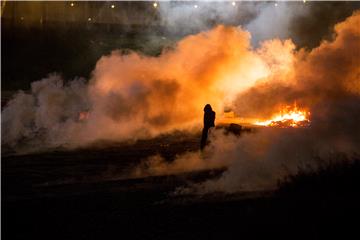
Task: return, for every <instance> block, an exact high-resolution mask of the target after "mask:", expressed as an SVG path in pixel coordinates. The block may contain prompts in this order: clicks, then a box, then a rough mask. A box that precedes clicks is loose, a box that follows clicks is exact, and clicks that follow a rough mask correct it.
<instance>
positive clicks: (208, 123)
mask: <svg viewBox="0 0 360 240" xmlns="http://www.w3.org/2000/svg"><path fill="white" fill-rule="evenodd" d="M211 127H215V112H214V111H213V110H212V108H211V106H210V104H206V105H205V107H204V128H203V130H202V135H201V143H200V149H201V150H203V149H204V147H205V146H206V144H207V138H208V133H209V129H210V128H211Z"/></svg>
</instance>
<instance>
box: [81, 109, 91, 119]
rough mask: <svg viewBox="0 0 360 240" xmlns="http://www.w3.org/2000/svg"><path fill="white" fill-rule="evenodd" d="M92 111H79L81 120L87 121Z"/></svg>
mask: <svg viewBox="0 0 360 240" xmlns="http://www.w3.org/2000/svg"><path fill="white" fill-rule="evenodd" d="M89 116H90V112H87V111H84V112H80V113H79V121H85V120H87V119H88V118H89Z"/></svg>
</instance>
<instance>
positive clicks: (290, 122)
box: [254, 104, 310, 127]
mask: <svg viewBox="0 0 360 240" xmlns="http://www.w3.org/2000/svg"><path fill="white" fill-rule="evenodd" d="M309 116H310V112H308V111H306V110H301V109H299V108H297V106H296V104H295V105H294V106H286V107H285V108H283V109H282V110H281V111H280V112H279V113H278V114H275V115H273V116H272V117H271V118H270V119H268V120H262V121H256V122H255V123H254V124H255V125H260V126H270V127H306V126H309V124H310V120H309Z"/></svg>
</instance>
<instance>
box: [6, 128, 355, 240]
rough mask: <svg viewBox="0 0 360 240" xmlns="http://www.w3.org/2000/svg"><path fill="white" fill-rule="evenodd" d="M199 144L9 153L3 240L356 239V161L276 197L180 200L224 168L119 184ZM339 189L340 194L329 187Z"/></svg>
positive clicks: (157, 142) (182, 140) (173, 140)
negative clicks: (138, 169) (186, 189)
mask: <svg viewBox="0 0 360 240" xmlns="http://www.w3.org/2000/svg"><path fill="white" fill-rule="evenodd" d="M198 137H199V136H193V135H186V134H180V133H179V134H178V135H177V136H176V137H169V136H162V137H159V138H157V139H153V140H146V141H145V140H144V141H139V142H137V143H133V144H124V143H111V144H110V143H107V144H105V143H103V144H102V145H101V147H95V146H92V147H89V148H84V149H78V150H73V151H63V150H62V151H60V150H59V151H52V152H44V153H38V154H31V155H18V156H15V155H8V156H2V237H3V239H113V238H118V239H240V238H244V237H245V238H247V239H249V238H251V239H258V238H262V239H263V238H270V237H271V238H273V237H276V238H278V239H328V238H331V237H337V238H338V239H353V238H352V237H351V236H353V235H352V234H354V233H356V231H357V229H358V219H359V215H358V213H359V205H358V204H359V200H360V196H359V189H358V188H357V189H356V188H354V187H356V186H357V187H358V186H359V184H358V182H356V181H358V180H359V173H360V170H359V169H360V167H359V166H360V164H359V163H358V162H357V163H356V164H353V165H349V166H348V165H346V164H345V167H342V168H341V167H340V168H338V169H339V171H335V173H330V177H327V178H326V177H325V178H323V177H321V176H323V175H322V174H320V175H319V174H318V175H317V176H318V180H317V181H314V179H315V178H314V177H311V176H310V175H309V176H310V177H308V178H306V177H305V178H304V177H303V176H300V177H299V176H297V177H295V178H294V179H295V180H294V179H292V180H291V181H290V183H284V186H282V187H281V191H276V192H252V193H249V192H248V193H238V194H221V193H213V194H207V195H203V196H198V195H186V196H184V195H182V196H179V195H173V194H172V193H173V191H174V189H175V188H176V187H179V186H186V185H187V184H188V183H189V182H198V181H202V180H205V179H210V178H216V177H219V176H220V175H221V173H222V172H223V171H224V169H214V170H210V171H199V172H191V173H186V174H179V175H171V176H159V177H147V178H139V179H121V176H123V173H124V172H126V171H129V170H130V169H131V168H132V167H133V166H135V165H136V164H138V163H139V162H140V159H143V158H145V157H146V156H150V155H153V154H155V153H160V154H161V155H163V156H164V157H166V158H167V159H168V160H169V161H171V159H173V158H174V156H175V154H178V153H181V152H184V151H195V150H197V148H198ZM349 169H350V170H349ZM331 174H332V175H331ZM305 175H306V174H305ZM306 176H308V175H306ZM319 176H320V177H319ZM296 179H298V181H296ZM319 179H321V181H320V180H319ZM322 179H324V180H322ZM329 179H330V180H331V181H330V180H329ZM351 181H352V183H350V184H349V182H351ZM354 181H355V182H354ZM291 182H294V183H295V184H291ZM304 182H306V183H305V184H304ZM319 182H320V183H321V184H320V183H319ZM334 183H338V184H337V185H336V188H332V187H330V188H327V187H329V184H334ZM345 185H346V186H348V187H347V188H346V187H345V188H344V186H345ZM326 186H327V187H326ZM350 186H351V187H350ZM318 188H320V191H319V189H318Z"/></svg>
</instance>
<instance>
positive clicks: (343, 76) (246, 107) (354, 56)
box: [137, 12, 360, 193]
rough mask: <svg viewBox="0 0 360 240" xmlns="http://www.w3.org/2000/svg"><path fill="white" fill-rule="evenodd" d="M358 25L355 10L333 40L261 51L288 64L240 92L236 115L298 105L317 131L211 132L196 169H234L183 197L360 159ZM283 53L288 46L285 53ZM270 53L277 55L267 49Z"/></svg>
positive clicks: (271, 183)
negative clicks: (335, 160) (339, 158)
mask: <svg viewBox="0 0 360 240" xmlns="http://www.w3.org/2000/svg"><path fill="white" fill-rule="evenodd" d="M359 25H360V13H359V12H356V13H354V15H353V16H352V17H349V18H348V19H347V20H346V21H344V22H342V23H339V24H337V25H336V26H335V33H334V39H333V40H332V41H324V42H322V44H321V45H320V46H319V47H317V48H315V49H313V50H312V51H310V52H306V51H304V50H300V51H297V52H296V51H294V50H293V49H294V46H292V44H291V43H288V44H286V43H284V44H280V42H277V41H268V42H265V43H263V46H262V48H261V49H259V50H258V52H262V51H264V49H268V48H272V49H273V50H275V52H276V53H279V54H278V56H277V57H276V58H274V57H272V58H267V57H264V59H267V60H272V61H275V62H277V60H279V61H280V60H281V59H282V58H284V59H287V60H288V61H284V60H282V61H280V63H281V64H280V66H281V67H280V66H278V65H276V64H275V68H273V70H272V72H271V74H270V75H269V76H268V77H267V78H264V79H261V81H258V82H256V83H255V84H254V86H252V87H250V88H249V89H247V90H245V91H242V92H241V93H239V94H238V95H237V97H236V99H235V100H234V105H233V110H234V111H235V112H236V113H237V114H238V115H240V116H248V117H261V116H267V115H269V114H270V111H271V110H272V111H274V109H277V108H278V107H279V106H281V105H286V104H291V103H293V102H295V101H296V102H297V103H298V104H299V105H302V106H306V107H308V108H309V109H310V111H311V121H312V122H311V126H310V127H309V128H300V129H276V128H266V129H260V130H259V131H257V132H256V133H253V134H247V135H244V136H242V137H240V138H235V137H234V136H230V137H229V136H227V135H224V134H222V132H221V131H220V132H219V131H216V132H215V133H213V134H212V135H211V140H212V143H211V145H210V147H209V148H208V149H207V150H206V151H207V155H206V156H205V157H203V156H198V158H197V166H198V168H199V166H200V167H201V168H202V169H207V168H212V167H213V166H214V165H217V166H227V167H228V170H227V171H226V172H225V173H224V174H223V175H222V177H221V178H220V179H217V180H209V181H206V182H204V183H201V184H196V185H193V186H191V187H190V188H185V189H179V190H178V192H180V193H183V192H185V193H186V192H189V191H197V192H200V193H203V192H208V191H225V192H234V191H239V190H255V189H269V188H274V187H275V186H276V182H277V181H278V180H279V179H280V178H282V177H285V176H286V175H288V174H293V173H295V172H296V171H297V170H298V167H299V166H300V167H301V166H308V165H314V159H315V158H317V159H319V158H320V159H328V158H329V157H331V156H332V155H333V154H338V153H341V154H347V155H349V156H351V155H352V154H359V149H360V126H359V124H358V123H359V121H360V111H359V106H360V88H359V87H360V68H359V66H360V29H359V28H358V26H359ZM278 48H282V49H283V52H282V51H279V50H280V49H278ZM266 52H272V51H271V50H269V49H268V51H266ZM281 53H283V54H281ZM289 53H292V54H290V55H289ZM262 56H268V55H267V54H265V55H264V54H263V55H262ZM290 60H291V61H290ZM285 63H288V64H285ZM276 66H277V67H276ZM229 144H230V147H228V146H229ZM223 149H226V150H225V151H222V150H223ZM219 152H221V153H220V154H219ZM187 159H188V156H187V155H186V156H184V157H182V156H180V157H178V158H177V159H176V160H175V161H174V163H173V164H168V163H166V164H165V163H164V162H163V163H162V162H161V161H159V160H158V161H157V164H156V169H157V171H155V172H154V171H153V165H150V166H147V168H143V171H144V170H145V172H147V173H151V174H166V173H169V172H170V173H171V172H172V171H173V170H174V168H173V167H174V166H177V165H181V166H183V165H184V164H183V162H186V161H187ZM190 162H191V163H192V164H191V165H190V166H192V165H194V164H193V162H195V160H194V158H192V159H191V161H190ZM161 163H162V164H161ZM182 169H183V170H184V171H186V170H190V169H184V168H182ZM137 171H139V170H137Z"/></svg>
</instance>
